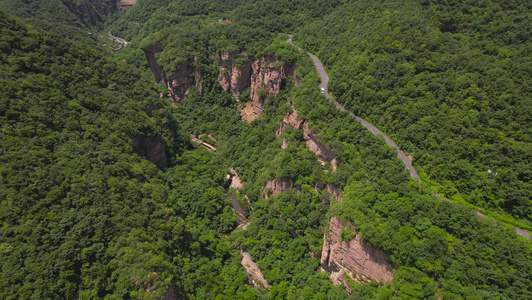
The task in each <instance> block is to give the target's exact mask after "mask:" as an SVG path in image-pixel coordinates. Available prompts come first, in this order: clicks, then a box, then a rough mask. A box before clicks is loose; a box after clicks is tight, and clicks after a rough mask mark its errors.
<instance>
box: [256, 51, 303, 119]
mask: <svg viewBox="0 0 532 300" xmlns="http://www.w3.org/2000/svg"><path fill="white" fill-rule="evenodd" d="M251 68H252V70H253V74H252V76H251V94H250V97H251V102H252V105H253V110H254V111H255V113H257V114H261V113H262V112H263V111H264V109H263V107H264V102H265V101H266V100H267V98H268V95H271V96H276V95H277V94H278V93H279V91H280V90H281V88H282V87H283V86H282V85H283V79H284V78H287V77H289V76H293V75H294V73H295V65H285V64H283V63H282V62H280V61H276V60H274V59H273V58H271V57H263V58H261V59H257V60H255V61H254V62H253V64H252V65H251Z"/></svg>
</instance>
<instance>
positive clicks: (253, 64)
mask: <svg viewBox="0 0 532 300" xmlns="http://www.w3.org/2000/svg"><path fill="white" fill-rule="evenodd" d="M142 50H144V53H145V55H146V60H147V61H148V65H149V66H150V69H151V72H152V75H153V79H154V80H155V81H156V82H163V83H164V84H165V85H166V87H167V89H168V93H169V96H170V97H171V98H172V100H173V101H174V102H178V101H181V100H183V99H185V98H187V96H188V95H189V94H190V89H191V88H192V87H193V86H195V87H196V88H197V89H198V90H199V92H200V93H202V92H203V82H202V77H203V76H202V75H203V73H202V72H203V71H202V70H199V69H197V68H195V67H194V65H195V64H194V62H196V61H197V60H198V59H200V58H199V57H195V58H194V59H189V60H186V61H184V62H182V63H180V64H179V65H177V67H176V69H175V70H174V71H173V72H172V74H170V75H168V74H166V73H165V72H164V70H163V68H162V67H161V66H160V65H159V64H158V63H157V60H156V58H155V54H156V53H158V52H161V51H162V50H163V49H162V46H161V45H152V46H149V47H145V48H143V49H142ZM209 58H211V59H213V61H214V63H215V64H217V65H218V66H219V72H218V74H217V80H218V83H219V84H220V86H221V87H222V89H223V90H224V91H226V92H230V93H231V95H232V96H234V97H235V98H237V99H238V98H239V96H240V94H241V93H242V92H243V91H244V90H245V89H247V88H250V98H251V102H252V108H253V111H254V112H255V113H256V114H261V113H262V112H263V111H264V109H263V107H264V103H265V102H266V101H267V100H268V98H269V97H272V96H276V95H277V94H278V93H279V91H280V90H281V89H282V88H283V85H284V84H285V81H286V79H287V78H289V77H292V76H294V74H295V69H296V66H295V64H291V65H289V64H285V63H283V62H282V61H278V60H275V59H273V58H271V57H261V58H258V59H252V58H249V57H248V56H247V55H246V54H245V53H242V52H241V51H232V52H224V53H222V54H221V55H214V56H212V55H211V56H209Z"/></svg>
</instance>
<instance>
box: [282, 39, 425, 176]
mask: <svg viewBox="0 0 532 300" xmlns="http://www.w3.org/2000/svg"><path fill="white" fill-rule="evenodd" d="M288 36H289V38H288V40H287V42H288V43H289V44H290V45H292V46H294V47H297V49H299V50H300V51H304V50H303V49H301V48H300V47H298V46H296V45H294V43H293V42H292V35H291V34H289V35H288ZM305 52H306V51H305ZM306 53H307V54H308V55H309V56H310V58H311V59H312V61H313V62H314V65H315V66H316V69H317V70H318V74H319V75H320V78H321V83H320V89H321V88H322V89H324V90H325V97H327V99H329V100H331V102H332V103H333V104H334V106H336V108H338V109H339V110H341V111H345V112H347V113H348V114H349V115H350V116H351V117H353V118H355V120H357V121H359V122H360V124H362V126H364V127H366V128H367V129H368V130H369V131H370V132H371V133H373V135H379V134H380V135H382V136H383V137H384V141H385V142H386V144H387V145H388V146H390V147H392V148H394V149H395V151H396V152H397V156H398V157H399V158H400V159H401V160H402V161H403V163H404V165H405V169H406V170H408V172H410V177H412V178H414V179H416V180H418V181H419V180H420V179H419V175H418V174H417V172H416V169H415V168H414V166H413V165H412V163H411V162H410V160H409V159H408V157H407V156H406V154H405V153H404V152H403V151H402V150H401V148H399V146H397V144H396V143H395V142H394V141H393V140H392V139H391V138H389V137H388V136H387V135H385V134H384V133H383V132H382V131H380V130H379V129H378V128H377V127H375V126H374V125H373V124H371V123H370V122H368V121H366V120H364V119H362V118H361V117H359V116H355V114H354V113H352V112H350V111H348V110H347V109H345V107H343V106H342V105H341V104H340V103H338V102H336V101H335V100H334V99H332V98H331V95H330V94H329V91H328V90H327V85H328V84H329V75H327V72H325V69H324V68H323V64H322V63H321V61H320V59H319V58H318V57H317V56H316V55H314V54H312V53H310V52H306Z"/></svg>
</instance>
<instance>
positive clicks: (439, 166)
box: [295, 1, 532, 224]
mask: <svg viewBox="0 0 532 300" xmlns="http://www.w3.org/2000/svg"><path fill="white" fill-rule="evenodd" d="M531 18H532V6H531V4H530V3H529V2H521V1H503V2H501V1H483V2H482V3H477V1H461V2H460V1H459V2H457V1H452V2H448V1H420V2H418V1H386V3H385V4H381V3H376V2H372V1H356V2H353V3H346V4H344V5H343V6H342V8H341V9H338V10H336V11H334V12H333V13H331V14H330V15H327V16H325V17H324V18H322V19H318V20H316V21H314V22H309V23H308V24H306V25H305V26H303V27H301V28H300V29H299V30H298V31H297V34H296V35H295V36H296V38H299V41H300V42H301V44H302V45H304V47H305V48H307V49H310V50H311V51H315V52H317V53H319V56H320V58H321V59H322V60H323V61H324V62H325V63H326V64H327V65H328V67H329V69H330V72H331V84H330V90H331V91H332V92H333V93H334V94H335V95H336V97H337V99H338V101H339V102H340V103H343V104H344V105H345V106H346V107H347V108H349V109H351V110H352V111H353V112H354V113H355V114H358V115H361V116H363V117H365V118H367V119H368V120H370V121H371V122H372V123H374V124H377V125H378V126H379V127H381V128H382V129H383V131H384V132H387V133H389V134H391V136H392V138H393V139H394V140H395V141H396V142H397V143H398V144H399V145H400V146H401V147H402V148H404V149H405V150H406V151H407V152H409V153H410V154H412V156H413V158H414V165H415V166H416V167H417V168H418V169H419V171H421V174H422V175H423V177H424V178H425V179H426V180H430V181H431V182H434V183H438V184H439V185H440V188H439V191H440V192H442V193H443V194H445V195H446V196H448V197H463V198H464V199H465V200H467V201H468V202H470V203H473V204H475V205H478V206H480V207H485V208H490V209H495V210H497V211H498V212H500V213H503V211H504V212H506V213H509V214H511V215H513V216H515V217H516V218H520V219H522V220H523V221H525V222H530V221H531V220H532V210H531V209H532V205H531V199H532V198H531V197H532V186H531V185H530V181H531V177H530V176H531V175H532V164H530V162H531V159H532V145H531V142H532V140H531V136H532V126H530V124H532V117H531V116H532V100H531V99H532V98H531V97H532V90H531V89H530V87H531V82H530V76H528V75H527V74H530V72H531V71H532V69H531V68H532V61H531V58H530V55H529V54H530V52H531V51H532V48H531V47H532V43H531V42H530V41H531V38H532V22H529V21H525V20H530V19H531ZM488 170H491V174H490V172H489V171H488ZM495 172H496V173H497V175H494V174H495ZM528 224H530V223H528Z"/></svg>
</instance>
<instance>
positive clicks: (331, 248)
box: [321, 217, 393, 290]
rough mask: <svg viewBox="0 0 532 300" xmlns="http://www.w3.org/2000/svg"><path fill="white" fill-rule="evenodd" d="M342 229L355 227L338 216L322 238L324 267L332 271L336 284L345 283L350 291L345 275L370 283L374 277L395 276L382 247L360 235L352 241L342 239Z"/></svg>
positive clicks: (322, 265) (389, 277)
mask: <svg viewBox="0 0 532 300" xmlns="http://www.w3.org/2000/svg"><path fill="white" fill-rule="evenodd" d="M343 228H350V229H351V230H352V231H354V228H353V227H352V226H351V225H350V224H348V223H345V222H343V221H341V220H340V219H338V218H337V217H332V218H331V221H330V223H329V233H328V234H327V233H326V234H325V236H324V239H323V249H322V253H321V267H322V268H323V269H324V270H326V271H328V272H330V273H331V275H330V279H331V280H332V282H333V283H334V284H343V285H345V286H346V288H347V289H348V290H349V286H348V284H347V280H346V279H345V275H347V276H349V277H351V278H352V279H353V280H355V281H358V282H369V281H371V280H372V279H375V280H377V281H380V282H387V281H391V280H392V279H393V272H392V267H391V265H390V264H389V263H388V261H387V260H386V255H385V254H384V252H382V251H381V250H379V249H377V248H375V247H372V246H369V245H367V244H366V243H364V241H362V239H361V238H360V235H358V234H357V235H356V237H355V238H354V239H351V240H350V241H349V243H347V242H345V241H343V240H342V237H341V231H342V229H343Z"/></svg>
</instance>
